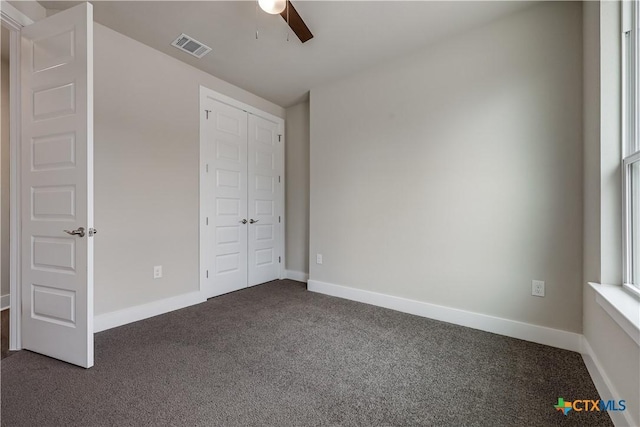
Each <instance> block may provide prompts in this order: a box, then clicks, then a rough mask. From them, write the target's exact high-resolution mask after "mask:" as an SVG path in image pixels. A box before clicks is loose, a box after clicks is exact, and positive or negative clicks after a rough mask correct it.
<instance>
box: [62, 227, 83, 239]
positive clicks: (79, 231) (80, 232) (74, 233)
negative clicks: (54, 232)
mask: <svg viewBox="0 0 640 427" xmlns="http://www.w3.org/2000/svg"><path fill="white" fill-rule="evenodd" d="M64 232H65V233H67V234H71V235H72V236H80V237H84V227H78V229H77V230H64Z"/></svg>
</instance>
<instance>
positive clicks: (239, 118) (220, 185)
mask: <svg viewBox="0 0 640 427" xmlns="http://www.w3.org/2000/svg"><path fill="white" fill-rule="evenodd" d="M206 109H207V110H209V111H210V113H209V119H207V120H206V126H207V128H206V138H207V140H206V147H207V152H208V155H207V158H209V159H211V161H212V162H211V164H210V165H209V172H208V173H207V184H208V185H207V188H208V189H209V194H208V195H207V196H206V197H207V202H206V203H207V206H208V209H207V212H208V215H210V218H209V224H208V225H207V224H205V227H207V233H206V234H207V236H208V237H207V241H208V242H209V248H208V253H209V259H208V260H207V269H208V270H209V277H208V278H207V280H206V283H207V284H208V286H207V287H208V288H209V289H208V296H215V295H220V294H224V293H227V292H231V291H235V290H238V289H241V288H244V287H246V286H247V225H246V224H243V223H242V220H244V219H246V218H247V217H246V213H247V114H246V113H245V112H244V111H242V110H239V109H237V108H233V107H231V106H229V105H226V104H223V103H221V102H217V101H214V100H211V99H209V100H208V104H207V106H206Z"/></svg>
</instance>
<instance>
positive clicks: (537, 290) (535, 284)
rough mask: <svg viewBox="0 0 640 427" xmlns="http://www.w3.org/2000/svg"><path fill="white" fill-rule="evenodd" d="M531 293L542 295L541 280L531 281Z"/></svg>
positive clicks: (542, 285) (542, 283)
mask: <svg viewBox="0 0 640 427" xmlns="http://www.w3.org/2000/svg"><path fill="white" fill-rule="evenodd" d="M531 295H533V296H535V297H543V296H544V282H543V281H542V280H532V281H531Z"/></svg>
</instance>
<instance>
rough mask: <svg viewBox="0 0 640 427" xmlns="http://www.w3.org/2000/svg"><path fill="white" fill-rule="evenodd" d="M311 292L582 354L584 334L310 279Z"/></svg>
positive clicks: (309, 288)
mask: <svg viewBox="0 0 640 427" xmlns="http://www.w3.org/2000/svg"><path fill="white" fill-rule="evenodd" d="M307 289H308V290H310V291H312V292H318V293H321V294H326V295H331V296H334V297H340V298H345V299H349V300H352V301H358V302H363V303H365V304H371V305H376V306H379V307H384V308H390V309H392V310H397V311H401V312H403V313H409V314H413V315H416V316H421V317H427V318H429V319H434V320H441V321H443V322H448V323H453V324H456V325H461V326H466V327H469V328H473V329H479V330H481V331H486V332H492V333H494V334H499V335H505V336H508V337H512V338H518V339H521V340H525V341H532V342H535V343H538V344H544V345H549V346H551V347H558V348H562V349H565V350H570V351H575V352H578V353H580V351H581V344H582V335H581V334H577V333H574V332H568V331H563V330H560V329H553V328H547V327H545V326H537V325H531V324H529V323H524V322H518V321H515V320H509V319H503V318H500V317H494V316H489V315H486V314H480V313H474V312H471V311H465V310H459V309H456V308H450V307H444V306H441V305H436V304H430V303H426V302H421V301H415V300H410V299H406V298H400V297H395V296H391V295H385V294H380V293H377V292H370V291H364V290H362V289H355V288H348V287H346V286H339V285H334V284H331V283H325V282H320V281H317V280H309V283H308V285H307Z"/></svg>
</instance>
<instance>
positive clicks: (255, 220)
mask: <svg viewBox="0 0 640 427" xmlns="http://www.w3.org/2000/svg"><path fill="white" fill-rule="evenodd" d="M258 221H260V220H259V219H253V218H251V219H250V220H249V224H255V223H256V222H258Z"/></svg>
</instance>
